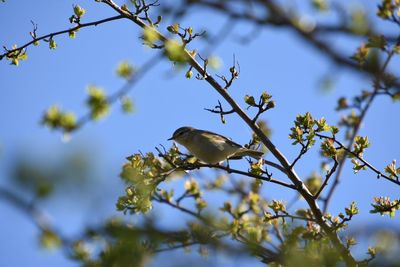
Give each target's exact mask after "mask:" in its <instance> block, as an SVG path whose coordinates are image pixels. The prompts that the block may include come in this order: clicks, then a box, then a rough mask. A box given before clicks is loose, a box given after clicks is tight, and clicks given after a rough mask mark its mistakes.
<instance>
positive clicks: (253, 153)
mask: <svg viewBox="0 0 400 267" xmlns="http://www.w3.org/2000/svg"><path fill="white" fill-rule="evenodd" d="M263 155H264V152H262V151H258V150H253V149H248V148H242V149H240V150H239V151H238V152H236V153H235V155H233V157H245V156H249V157H252V158H254V159H257V160H258V159H260V158H261V157H262V156H263Z"/></svg>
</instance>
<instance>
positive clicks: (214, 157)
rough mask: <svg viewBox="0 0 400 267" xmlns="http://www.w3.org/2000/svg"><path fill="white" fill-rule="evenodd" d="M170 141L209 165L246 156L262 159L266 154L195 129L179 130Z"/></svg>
mask: <svg viewBox="0 0 400 267" xmlns="http://www.w3.org/2000/svg"><path fill="white" fill-rule="evenodd" d="M168 140H174V141H176V142H177V143H178V144H181V145H183V146H184V147H186V148H187V150H189V152H190V153H192V154H193V155H194V156H195V157H196V158H198V159H199V160H201V161H203V162H205V163H208V164H217V163H219V162H221V161H224V160H227V159H229V158H241V157H244V156H250V157H252V158H255V159H260V158H261V157H262V155H263V154H264V153H263V152H261V151H257V150H253V149H248V148H245V147H243V146H241V145H239V144H237V143H235V142H233V141H231V140H229V139H228V138H226V137H225V136H222V135H219V134H216V133H213V132H209V131H204V130H199V129H195V128H193V127H181V128H179V129H177V130H176V131H175V132H174V134H173V135H172V137H171V138H169V139H168Z"/></svg>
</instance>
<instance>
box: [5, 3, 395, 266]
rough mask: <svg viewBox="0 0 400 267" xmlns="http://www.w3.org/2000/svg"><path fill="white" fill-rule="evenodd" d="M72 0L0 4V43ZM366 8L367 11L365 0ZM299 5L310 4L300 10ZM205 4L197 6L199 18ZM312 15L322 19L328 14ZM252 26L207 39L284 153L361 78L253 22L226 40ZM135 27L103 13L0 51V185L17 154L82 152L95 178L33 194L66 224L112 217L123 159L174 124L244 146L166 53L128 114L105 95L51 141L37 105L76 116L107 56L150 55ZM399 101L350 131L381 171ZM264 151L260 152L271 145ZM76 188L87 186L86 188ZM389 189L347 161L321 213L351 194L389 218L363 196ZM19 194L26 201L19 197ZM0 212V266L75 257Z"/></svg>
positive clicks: (93, 11) (136, 91) (48, 28)
mask: <svg viewBox="0 0 400 267" xmlns="http://www.w3.org/2000/svg"><path fill="white" fill-rule="evenodd" d="M160 2H162V1H160ZM362 2H363V1H362ZM375 2H376V1H375ZM76 3H77V2H74V1H69V0H68V1H45V0H37V1H24V3H23V4H22V3H21V2H20V1H19V2H18V1H6V2H5V3H1V4H0V25H1V26H0V44H1V45H6V46H7V47H10V46H12V45H13V44H14V43H16V44H23V43H25V42H27V41H28V40H30V37H29V34H28V33H29V31H31V30H32V25H31V22H30V21H31V20H32V21H34V22H35V23H37V24H38V34H39V35H42V34H45V33H48V32H54V31H58V30H62V29H66V28H68V27H69V22H68V18H69V16H71V15H72V5H73V4H76ZM354 3H356V2H354ZM79 4H80V5H81V6H83V7H84V8H86V9H87V14H86V15H85V17H84V18H83V21H84V22H89V21H93V20H97V19H102V18H106V17H109V16H113V15H115V13H114V12H113V11H112V10H110V8H108V7H106V6H105V5H102V4H98V3H94V1H90V3H88V2H87V1H81V3H79ZM367 8H370V10H372V9H373V8H374V5H373V4H370V5H369V6H368V7H367ZM371 12H372V13H371V14H374V13H375V11H373V10H372V11H371ZM304 13H305V14H307V13H308V14H311V13H310V10H309V9H307V8H304ZM204 14H207V15H206V19H204V18H205V16H204ZM321 19H322V20H326V21H329V19H330V18H329V16H328V17H326V18H324V17H322V18H321ZM224 22H225V19H221V17H219V16H217V14H214V13H210V12H207V13H204V11H202V12H200V11H197V12H193V13H192V14H191V15H190V16H189V18H187V19H186V20H184V21H182V22H181V24H182V25H185V26H189V25H190V26H192V27H193V28H194V29H195V30H197V29H202V28H204V29H206V30H207V31H209V32H210V33H211V34H216V33H217V32H218V29H220V28H221V27H222V26H223V25H224ZM168 23H171V21H165V22H164V24H162V27H164V28H165V27H166V26H167V25H168ZM253 30H254V29H253V28H252V26H251V25H248V24H240V25H238V26H237V27H236V28H235V29H234V30H233V33H232V34H231V35H230V36H229V37H228V38H227V39H226V40H225V42H223V43H222V44H220V45H219V46H218V48H217V49H216V50H215V51H214V54H215V55H217V56H218V57H220V58H221V60H222V66H221V69H220V70H217V71H216V73H220V74H221V73H222V74H227V73H228V68H229V67H230V64H231V62H232V58H233V55H235V57H236V59H237V61H238V62H239V64H240V77H239V79H238V80H237V81H235V83H234V85H233V86H232V88H230V93H231V94H232V96H233V97H234V98H235V99H236V100H237V101H238V102H240V103H241V104H242V105H243V104H244V103H243V96H244V95H245V94H252V95H254V96H258V95H259V94H261V92H262V91H264V90H267V91H268V92H269V93H270V94H272V95H273V98H274V100H275V101H276V104H277V106H276V108H275V109H273V110H272V111H270V112H267V113H266V114H265V115H264V116H263V119H266V120H267V121H268V123H269V125H270V127H271V128H272V141H273V142H274V143H275V145H276V146H277V147H278V148H279V149H280V150H281V151H282V152H283V153H284V154H285V155H286V156H287V157H288V158H289V159H293V158H294V157H295V156H296V155H297V153H298V151H299V148H298V147H293V146H292V145H291V141H290V140H289V139H288V134H289V129H290V127H292V124H293V120H294V119H295V117H296V115H297V114H302V113H305V112H307V111H309V112H311V113H312V115H313V116H314V117H321V116H324V117H325V118H327V121H328V122H329V123H331V124H336V123H337V122H338V120H339V119H340V114H338V113H337V112H335V110H334V109H335V106H336V100H337V99H338V97H340V96H354V95H355V94H357V93H358V92H359V91H360V90H361V89H368V88H371V82H370V80H368V79H365V77H362V76H358V75H354V73H352V72H349V70H347V69H344V68H337V67H336V66H335V65H333V64H332V63H331V62H329V61H327V60H326V57H325V56H324V55H323V54H321V53H320V52H317V51H316V50H315V49H313V48H311V47H309V46H307V44H306V43H305V42H304V41H301V40H299V39H298V38H297V37H296V36H294V35H293V33H291V32H290V31H287V30H282V29H276V28H271V29H267V28H264V29H262V30H260V31H259V32H258V33H257V34H256V36H255V37H254V40H253V41H252V42H249V43H247V44H245V45H243V44H241V43H239V42H238V41H237V40H238V39H239V37H241V36H246V35H248V34H249V33H251V32H252V31H253ZM139 34H140V30H139V29H138V27H137V26H136V25H133V24H131V23H129V22H127V21H117V22H110V23H108V24H105V25H100V26H97V27H96V28H86V29H82V30H81V31H79V32H78V33H77V38H76V39H75V40H70V39H69V38H68V36H63V37H57V38H56V41H57V43H58V48H57V49H56V50H54V51H53V50H49V49H48V47H47V45H46V44H45V43H43V42H42V43H41V45H40V46H39V47H30V48H29V50H28V54H29V60H28V61H27V62H21V64H20V66H19V67H15V66H10V65H9V64H8V62H6V61H5V60H3V61H1V62H0V125H1V126H0V149H1V150H0V186H3V187H7V188H12V189H13V190H18V189H17V188H16V187H15V184H13V183H11V182H10V180H12V179H11V178H12V175H13V173H12V170H13V166H15V164H16V162H18V161H19V160H21V158H26V159H29V160H33V161H34V162H39V163H41V164H45V163H51V164H62V162H63V161H62V160H63V158H64V157H65V156H68V155H71V154H73V153H75V151H85V152H83V153H84V155H86V156H87V157H88V158H89V162H90V164H91V165H90V166H91V167H92V169H94V170H95V171H92V172H91V174H93V175H91V179H93V180H94V181H95V184H96V186H95V187H90V188H88V187H85V186H82V187H80V186H78V187H72V188H71V187H67V189H66V192H64V194H61V196H60V197H58V198H57V199H52V198H51V199H49V200H48V201H41V202H39V203H38V204H39V205H40V206H41V207H43V209H45V210H46V211H47V212H48V214H49V217H50V218H51V221H52V222H53V223H54V225H56V226H57V228H58V229H60V230H61V232H63V233H65V234H71V235H76V234H79V230H80V229H81V228H80V227H81V226H82V225H89V224H95V223H96V222H99V221H101V219H102V218H108V217H110V216H112V215H119V216H122V214H117V212H116V211H115V208H114V207H115V206H114V205H115V201H116V199H117V197H118V196H119V195H122V194H123V186H122V183H121V182H120V180H119V177H118V175H119V172H120V168H121V166H122V164H123V162H124V160H125V157H126V156H128V155H130V154H132V153H136V152H137V151H139V150H140V151H143V152H148V151H153V152H154V151H155V150H154V147H155V146H157V145H159V144H163V145H165V146H169V145H170V144H171V143H170V142H168V141H167V138H169V137H170V136H171V134H172V132H173V131H174V130H175V129H176V128H178V127H180V126H184V125H191V126H195V127H198V128H202V129H208V130H211V131H215V132H218V133H221V134H224V135H226V136H229V137H231V138H233V139H234V140H235V141H236V142H238V143H243V144H244V143H247V142H248V141H249V139H250V137H251V131H250V130H249V128H248V127H247V126H246V125H245V124H244V123H243V122H242V121H241V120H240V119H239V118H238V117H237V116H234V115H233V116H228V117H227V124H225V125H222V124H221V122H220V120H219V117H218V116H217V115H214V114H211V113H209V112H207V111H205V110H204V108H212V107H214V106H215V105H216V104H217V101H218V100H222V99H221V97H219V96H218V95H217V93H216V92H214V91H213V89H212V88H211V87H210V86H209V85H208V84H206V83H205V82H203V81H198V80H196V79H191V80H187V79H185V77H184V74H185V70H178V69H176V68H174V67H173V66H172V64H171V63H170V62H167V61H166V60H163V61H162V62H160V63H159V64H157V65H156V66H154V68H153V69H152V71H150V72H149V73H147V74H146V76H145V77H144V78H143V79H142V80H140V81H139V82H138V83H137V84H136V85H135V86H134V88H133V89H132V90H131V91H130V94H129V95H130V97H131V98H132V99H133V101H134V104H135V112H134V113H133V114H131V115H125V114H123V113H122V112H121V110H120V107H119V106H118V105H115V106H113V107H112V111H111V114H110V115H109V116H108V117H107V118H106V119H104V120H101V121H99V122H89V123H88V124H86V125H85V126H84V127H83V128H82V129H80V130H79V131H77V132H76V133H75V134H73V136H72V139H71V141H70V142H68V143H63V142H62V141H61V136H60V134H59V133H58V132H52V131H49V130H48V129H46V128H44V127H42V126H41V125H40V123H39V121H40V118H41V116H42V114H43V112H44V110H46V109H47V107H49V106H50V105H52V104H59V105H60V106H61V107H62V108H64V109H66V110H71V111H74V112H76V113H77V114H78V116H79V115H83V114H85V112H86V108H85V104H84V101H85V97H86V87H87V85H89V84H95V85H98V86H100V87H103V88H104V89H105V90H106V91H107V92H109V93H112V92H115V91H117V90H118V89H119V88H121V86H122V85H123V84H124V82H123V80H121V79H120V78H118V77H117V75H116V74H115V69H116V66H117V64H118V62H120V61H122V60H128V61H130V62H132V63H133V64H134V65H137V66H140V65H141V64H142V63H143V62H146V60H148V59H149V58H151V57H152V56H153V55H154V53H155V51H153V50H150V49H148V48H146V47H144V46H142V45H141V44H140V41H139V40H138V36H139ZM197 45H199V46H200V47H203V46H204V43H203V42H201V41H199V42H198V43H196V42H195V43H194V44H193V45H192V47H196V46H197ZM357 45H358V43H354V42H349V41H348V40H347V39H345V38H332V46H336V47H345V48H346V52H347V53H348V55H349V56H351V54H352V52H353V51H354V49H355V48H356V47H357ZM398 63H399V61H398V60H395V61H393V63H392V65H391V66H390V67H391V68H393V69H394V67H395V66H397V69H398V66H399V64H398ZM327 75H330V77H331V78H332V79H333V81H334V85H333V89H332V90H331V91H328V92H327V91H322V90H321V89H320V81H321V79H322V78H323V77H326V76H327ZM223 103H224V102H223ZM243 107H245V106H244V105H243ZM399 111H400V106H399V105H395V104H393V103H392V101H391V100H390V99H388V98H387V97H382V98H378V99H377V100H376V101H375V103H374V106H373V107H372V108H371V110H370V112H369V114H368V116H367V118H366V120H365V122H364V126H363V128H362V129H361V132H360V134H361V135H365V134H368V136H369V139H370V141H371V143H372V146H371V148H370V149H368V151H367V153H366V155H365V156H366V158H367V159H368V161H369V162H371V163H373V164H374V165H375V166H377V167H378V168H380V169H383V167H384V166H386V165H387V164H388V163H389V162H390V161H391V160H392V159H396V158H397V159H399V158H400V149H399V148H400V147H399V144H398V133H399V129H400V128H399V127H400V126H399V124H398V115H399ZM396 121H397V123H396ZM267 158H269V159H271V155H267ZM318 159H319V157H318V153H317V152H315V153H311V155H307V156H306V157H305V158H304V159H303V160H302V161H301V162H300V164H301V166H299V167H298V169H297V171H298V173H299V174H300V175H301V176H302V177H305V176H307V175H309V174H310V173H311V172H312V170H317V169H318V168H319V161H318ZM60 162H61V163H60ZM39 163H38V164H39ZM236 164H239V163H236ZM238 166H241V165H240V164H239V165H238ZM242 167H244V168H245V166H244V165H242ZM264 187H265V188H264V189H263V192H264V193H265V194H267V195H268V196H270V198H271V199H272V198H275V197H277V198H280V199H284V200H286V201H290V200H291V199H292V198H293V195H292V193H290V194H289V192H287V191H285V189H282V188H280V187H276V186H274V185H270V184H265V185H264ZM21 192H23V191H21ZM87 192H90V194H88V195H86V193H87ZM398 192H399V191H398V188H396V187H393V185H392V184H390V183H388V182H386V181H384V180H377V179H376V178H375V175H374V174H373V173H372V172H369V171H366V172H361V173H359V174H357V175H354V174H353V172H352V170H351V166H350V164H347V167H346V168H345V172H344V175H343V181H342V183H341V184H340V186H339V188H338V190H337V191H336V195H335V196H334V198H333V201H332V205H331V207H330V211H331V212H332V213H333V214H335V213H336V214H337V213H338V212H340V211H343V208H344V207H345V206H347V205H349V204H350V203H351V202H352V201H353V200H354V201H356V202H357V203H358V204H359V208H360V213H361V214H360V215H359V216H357V217H356V218H355V225H356V226H357V225H358V226H360V225H361V224H363V222H362V221H363V219H365V218H372V219H373V221H374V222H376V223H378V224H382V225H383V224H392V225H393V224H394V220H397V222H398V219H394V220H392V221H391V220H390V219H388V218H386V217H379V216H373V217H369V216H370V215H369V209H370V204H369V203H370V202H371V200H372V198H373V197H374V196H381V195H384V196H391V197H398ZM87 196H90V198H89V199H88V197H87ZM24 197H25V198H26V199H27V200H30V199H31V197H30V196H29V195H26V196H24ZM210 197H213V196H210ZM299 204H300V205H301V204H302V203H301V201H300V203H299ZM215 208H217V207H215ZM156 209H157V207H156ZM159 212H160V214H161V215H160V217H162V215H164V217H166V218H168V219H166V223H171V222H174V219H173V218H171V216H169V215H170V214H169V213H168V212H169V211H168V210H166V209H165V208H164V209H159ZM0 214H2V215H0V238H1V240H3V241H2V242H0V251H2V252H1V253H0V266H24V265H25V266H52V265H56V266H76V264H75V263H74V262H72V261H69V260H67V259H65V257H64V256H62V255H61V253H58V252H47V251H44V250H41V249H39V247H38V242H37V235H38V231H37V229H36V227H35V226H34V225H33V224H32V223H31V221H29V219H28V218H27V217H26V216H25V214H23V213H21V212H20V211H18V210H16V209H15V208H14V207H12V206H10V205H9V204H7V203H4V202H3V201H0ZM132 220H133V221H134V220H137V219H136V218H133V219H132ZM17 253H18V254H17ZM219 260H220V263H221V264H222V263H227V264H229V261H228V262H225V260H226V259H219ZM243 264H244V265H245V263H243ZM255 264H257V262H255Z"/></svg>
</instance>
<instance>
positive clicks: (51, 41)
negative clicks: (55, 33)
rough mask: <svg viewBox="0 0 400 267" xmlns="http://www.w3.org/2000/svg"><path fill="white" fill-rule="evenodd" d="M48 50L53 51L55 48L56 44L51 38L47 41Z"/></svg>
mask: <svg viewBox="0 0 400 267" xmlns="http://www.w3.org/2000/svg"><path fill="white" fill-rule="evenodd" d="M49 48H50V49H53V50H54V49H56V48H57V43H56V41H55V40H54V39H53V38H51V39H50V41H49Z"/></svg>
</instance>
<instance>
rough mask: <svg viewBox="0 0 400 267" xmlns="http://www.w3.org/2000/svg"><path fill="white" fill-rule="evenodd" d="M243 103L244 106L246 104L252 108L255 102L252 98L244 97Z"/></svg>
mask: <svg viewBox="0 0 400 267" xmlns="http://www.w3.org/2000/svg"><path fill="white" fill-rule="evenodd" d="M244 102H246V104H248V105H249V106H253V107H254V106H256V101H255V99H254V96H250V95H245V96H244Z"/></svg>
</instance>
